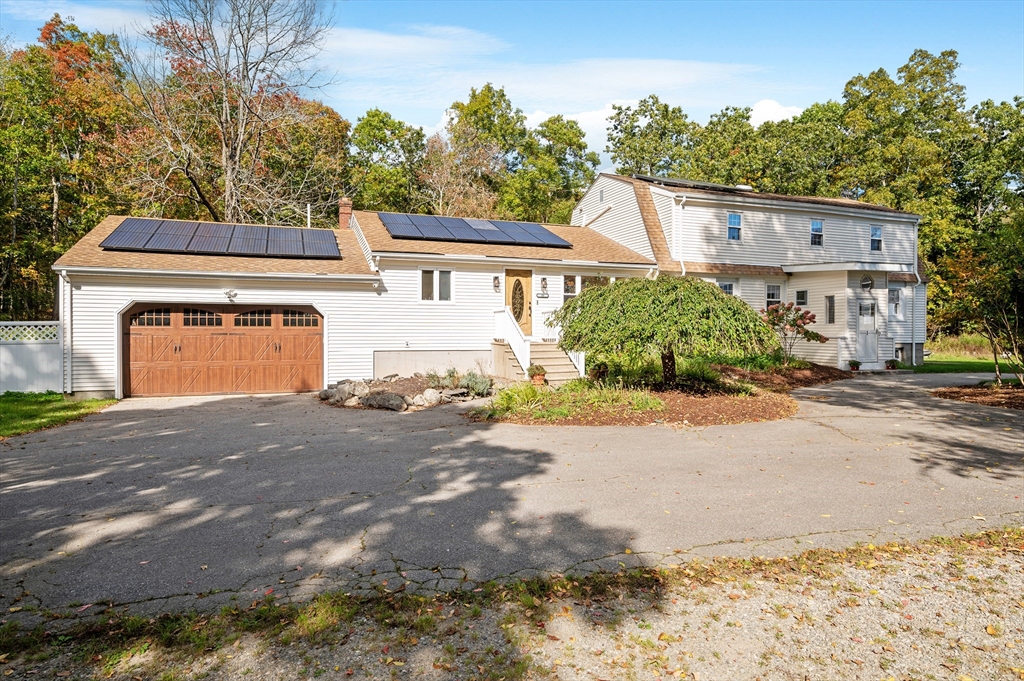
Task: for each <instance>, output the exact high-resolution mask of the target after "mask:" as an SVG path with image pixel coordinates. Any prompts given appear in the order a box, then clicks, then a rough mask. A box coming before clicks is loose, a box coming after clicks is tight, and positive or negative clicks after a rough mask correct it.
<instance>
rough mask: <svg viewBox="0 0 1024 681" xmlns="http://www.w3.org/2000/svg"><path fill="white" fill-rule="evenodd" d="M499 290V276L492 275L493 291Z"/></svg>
mask: <svg viewBox="0 0 1024 681" xmlns="http://www.w3.org/2000/svg"><path fill="white" fill-rule="evenodd" d="M499 291H501V277H499V276H498V275H497V274H495V275H494V292H495V293H498V292H499Z"/></svg>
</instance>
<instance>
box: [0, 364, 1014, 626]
mask: <svg viewBox="0 0 1024 681" xmlns="http://www.w3.org/2000/svg"><path fill="white" fill-rule="evenodd" d="M978 378H979V377H976V376H967V375H959V376H957V375H921V376H879V377H875V378H867V377H865V378H857V379H853V380H848V381H841V382H838V383H834V384H830V385H826V386H821V387H817V388H809V389H804V390H800V391H797V392H796V393H795V396H796V397H797V399H798V400H799V402H800V411H799V413H798V414H797V415H796V416H795V417H793V418H791V419H788V420H785V421H776V422H771V423H752V424H745V425H738V426H717V427H711V428H702V429H696V428H689V429H672V428H668V427H664V426H651V427H640V428H624V427H606V428H580V427H577V428H559V427H528V426H515V425H487V424H474V423H470V422H469V421H467V420H466V419H464V418H463V417H462V416H461V415H460V414H459V413H458V410H457V409H456V408H455V406H454V405H452V406H449V407H445V408H443V409H437V410H432V411H425V412H419V413H408V414H392V413H380V412H370V411H356V410H344V409H336V408H332V407H328V406H326V405H324V404H321V403H320V402H319V401H318V400H316V399H315V397H313V396H310V395H287V396H264V397H230V398H191V399H190V398H173V399H156V398H153V399H133V400H127V401H125V402H122V403H120V404H117V405H115V406H113V407H111V408H109V409H107V410H105V411H104V412H102V413H100V414H96V415H93V416H90V417H88V418H86V419H85V420H83V421H81V422H78V423H74V424H70V425H67V426H64V427H60V428H56V429H53V430H49V431H45V432H40V433H36V434H33V435H29V436H24V437H18V438H11V439H9V440H7V441H4V442H2V443H0V464H2V469H0V608H2V610H0V619H3V618H4V617H7V618H10V617H21V616H23V615H24V614H26V613H28V612H29V611H31V610H32V608H31V607H27V606H39V607H42V608H46V609H53V610H60V611H67V612H77V611H78V610H79V609H80V608H82V607H83V606H88V605H90V604H95V605H94V606H93V607H94V608H95V609H98V605H99V604H101V603H102V604H107V603H113V604H115V605H119V604H120V605H129V606H130V607H131V608H132V609H133V610H135V611H140V612H147V611H158V610H165V609H178V608H200V609H203V608H207V607H211V608H212V607H217V606H219V605H221V604H223V603H225V602H226V601H228V600H230V599H241V600H243V601H245V602H248V600H249V599H252V598H256V597H262V595H263V594H265V593H267V592H268V590H270V589H273V590H274V593H276V594H279V595H283V596H285V597H288V598H301V597H303V596H305V595H308V594H310V593H312V592H316V591H321V590H324V589H328V588H350V589H357V588H365V587H367V586H368V585H370V584H372V583H380V582H383V581H387V582H388V588H396V587H398V586H400V585H402V584H405V583H406V582H409V585H408V587H407V588H410V589H412V588H428V589H434V588H441V589H447V588H451V587H455V586H457V585H459V584H466V583H467V582H468V583H469V585H470V586H471V585H472V582H475V581H478V580H484V579H489V578H494V577H501V576H508V575H526V574H532V573H534V572H537V571H566V570H586V569H593V568H596V567H610V568H617V567H619V566H620V565H631V564H637V563H645V564H654V563H659V562H662V563H663V562H672V561H677V560H686V559H689V558H691V557H693V556H694V555H721V554H731V555H778V554H786V553H792V552H795V551H800V550H804V549H808V548H813V547H821V546H829V547H841V546H847V545H850V544H852V543H854V542H857V541H874V542H876V543H877V542H884V541H887V540H890V539H894V538H906V539H912V538H920V537H927V536H932V535H936V534H954V533H960V532H964V531H971V530H977V529H981V528H984V527H992V526H1001V525H1004V524H1008V523H1014V524H1017V523H1020V522H1021V521H1022V519H1024V518H1022V515H1024V465H1022V464H1024V415H1022V414H1021V413H1020V412H1015V411H1009V410H1003V409H998V408H990V407H981V406H976V405H969V404H963V403H959V402H951V401H946V400H940V399H937V398H932V397H930V396H929V395H928V394H927V393H926V392H925V390H924V388H925V387H927V386H934V385H958V384H966V383H972V382H974V381H976V380H977V379H978ZM627 550H628V552H627ZM12 607H13V608H24V610H23V611H21V612H18V613H16V614H15V615H11V614H9V613H10V608H12ZM90 611H94V610H92V609H91V608H85V610H84V611H83V612H84V613H85V614H88V613H89V612H90Z"/></svg>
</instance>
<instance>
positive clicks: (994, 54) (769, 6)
mask: <svg viewBox="0 0 1024 681" xmlns="http://www.w3.org/2000/svg"><path fill="white" fill-rule="evenodd" d="M55 11H56V12H60V13H61V14H62V15H63V16H73V17H75V19H76V21H77V23H78V24H79V25H80V26H81V27H82V28H85V29H89V30H94V29H99V30H103V31H115V30H119V29H121V28H122V27H125V26H129V27H130V26H131V25H132V24H139V23H144V22H145V21H146V5H145V3H144V2H142V1H137V2H131V1H128V2H125V1H123V0H104V1H103V2H94V1H92V0H68V1H65V0H47V1H46V2H38V1H36V0H0V35H6V36H7V37H8V38H9V39H10V40H11V41H12V42H13V43H15V44H19V43H24V42H27V41H31V40H33V39H34V38H35V35H36V31H37V29H38V27H39V26H40V25H41V24H42V22H43V21H45V20H46V18H48V17H49V16H50V15H51V14H52V13H53V12H55ZM335 17H336V21H335V27H334V29H333V30H332V32H331V34H330V37H329V39H328V41H327V43H326V44H325V50H324V53H323V55H322V59H323V61H324V62H325V64H326V66H327V67H328V68H329V69H331V70H332V71H333V72H334V73H335V77H334V81H333V83H332V84H331V85H330V86H328V87H327V88H325V89H324V90H323V91H322V92H321V93H320V97H321V98H322V99H323V100H324V101H326V102H327V103H329V104H331V105H332V106H334V107H335V108H336V109H337V110H338V111H339V112H341V113H342V115H344V116H346V117H347V118H349V119H351V120H352V121H355V120H356V119H357V118H358V117H359V116H360V115H362V113H363V112H365V111H366V110H367V109H369V108H372V107H379V108H381V109H384V110H387V111H390V112H391V113H392V114H393V115H395V116H396V117H398V118H401V119H402V120H405V121H407V122H409V123H412V124H414V125H418V126H423V127H424V128H425V129H427V131H428V132H430V131H432V130H433V129H435V128H436V127H437V126H439V125H440V124H441V123H442V122H443V120H444V111H445V109H446V108H447V107H448V106H449V105H450V104H451V103H452V102H453V101H455V100H457V99H464V98H465V97H466V95H467V93H468V91H469V88H470V87H471V86H479V85H482V84H484V83H486V82H488V81H490V82H493V83H494V84H495V85H498V86H504V87H505V88H506V91H507V92H508V94H509V96H510V97H511V98H512V101H513V103H514V104H515V105H516V106H518V107H520V108H521V109H522V110H523V111H524V112H525V113H526V114H527V115H528V120H529V121H530V122H531V123H533V124H535V123H539V122H540V121H541V120H543V119H544V118H545V117H546V116H547V115H551V114H555V113H561V114H564V115H566V116H569V117H572V118H575V119H577V120H579V121H580V124H581V125H582V126H583V128H584V130H586V132H587V137H588V141H589V143H590V145H591V147H592V148H594V149H597V150H599V151H600V150H603V147H604V144H605V140H604V129H605V127H606V123H605V118H606V117H607V116H608V114H609V113H610V111H611V105H612V104H613V103H632V102H635V101H637V100H638V99H640V98H641V97H644V96H646V95H648V94H650V93H656V94H658V95H659V96H660V97H661V98H662V99H663V100H665V101H668V102H670V103H672V104H674V105H680V106H682V107H683V108H684V110H685V111H686V112H687V113H688V114H689V115H690V116H691V118H694V119H695V120H698V121H700V122H705V121H706V120H707V118H708V116H709V115H710V114H711V113H713V112H715V111H718V110H720V109H721V108H722V107H724V106H728V105H734V106H750V107H754V111H755V113H754V117H755V119H757V120H764V119H768V118H770V119H778V118H780V117H786V116H789V115H793V114H795V113H797V112H799V111H800V110H801V109H802V108H804V107H806V106H808V105H810V104H812V103H814V102H817V101H824V100H827V99H830V98H831V99H838V98H840V97H841V95H842V89H843V85H844V84H845V83H846V81H847V80H848V79H849V78H850V77H852V76H854V75H856V74H858V73H868V72H869V71H872V70H874V69H876V68H879V67H884V68H885V69H887V70H889V71H890V73H895V71H896V69H897V68H898V67H899V66H900V65H901V64H903V63H905V62H906V60H907V58H908V57H909V56H910V54H911V52H912V51H913V50H914V49H915V48H919V47H920V48H924V49H926V50H929V51H931V52H935V53H937V52H940V51H942V50H944V49H955V50H957V51H958V52H959V53H960V61H961V63H962V64H963V66H962V67H961V70H960V72H959V79H960V82H961V83H963V84H964V85H965V86H966V87H967V94H968V97H969V99H970V101H971V102H972V103H975V102H978V101H981V100H983V99H995V100H1004V99H1011V98H1012V97H1013V96H1014V95H1022V94H1024V0H1003V1H995V2H985V1H982V0H974V1H972V2H810V1H807V2H714V3H710V2H636V3H632V2H582V1H580V2H413V1H407V2H368V1H357V0H347V1H345V0H343V1H341V2H338V3H337V4H336V5H335Z"/></svg>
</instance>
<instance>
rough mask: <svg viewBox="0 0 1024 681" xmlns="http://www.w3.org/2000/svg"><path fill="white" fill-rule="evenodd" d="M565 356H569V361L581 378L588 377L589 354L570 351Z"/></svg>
mask: <svg viewBox="0 0 1024 681" xmlns="http://www.w3.org/2000/svg"><path fill="white" fill-rule="evenodd" d="M565 354H567V355H568V356H569V361H571V362H572V365H573V366H574V367H576V371H578V372H579V373H580V378H583V377H585V376H586V375H587V371H586V366H587V353H585V352H578V351H576V350H569V351H567V352H566V353H565Z"/></svg>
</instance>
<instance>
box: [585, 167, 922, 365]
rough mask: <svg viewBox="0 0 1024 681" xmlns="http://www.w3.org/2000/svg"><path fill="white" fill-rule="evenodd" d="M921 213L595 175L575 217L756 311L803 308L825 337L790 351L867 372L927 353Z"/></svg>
mask: <svg viewBox="0 0 1024 681" xmlns="http://www.w3.org/2000/svg"><path fill="white" fill-rule="evenodd" d="M918 219H919V218H918V216H917V215H912V214H910V213H904V212H901V211H898V210H894V209H892V208H888V207H885V206H877V205H873V204H869V203H864V202H861V201H854V200H851V199H842V198H828V197H810V196H787V195H781V194H767V193H761V192H755V191H752V190H751V188H750V187H747V186H743V185H741V186H737V187H730V186H726V185H718V184H711V183H706V182H693V181H689V180H679V179H670V178H662V177H648V176H643V175H634V176H633V177H624V176H621V175H613V174H608V173H603V174H601V175H600V176H599V177H598V178H597V180H596V181H595V182H594V184H593V185H592V186H591V187H590V189H589V190H588V191H587V193H586V194H585V195H584V197H583V198H582V199H581V200H580V202H579V204H577V206H576V208H575V209H574V211H573V215H572V224H574V225H581V226H583V225H585V226H587V227H590V228H591V229H593V230H594V231H596V232H598V233H600V234H603V235H605V236H607V237H610V238H611V239H614V240H615V241H618V242H619V243H621V244H623V245H624V246H627V247H628V248H630V249H632V250H634V251H636V252H637V253H639V254H641V255H643V256H645V257H647V258H650V259H651V260H654V261H655V262H657V264H658V270H659V272H660V273H661V274H669V275H681V274H685V275H690V276H695V277H701V278H703V279H706V280H708V281H712V282H715V283H717V284H718V286H719V287H721V288H722V290H723V291H725V292H726V293H729V294H731V295H735V296H738V297H739V298H741V299H743V300H744V301H746V302H747V303H748V304H750V306H751V307H753V308H754V309H756V310H761V309H763V308H766V307H768V306H770V305H773V304H775V303H786V302H793V303H795V304H797V305H799V306H800V307H802V308H804V309H808V310H810V311H811V312H813V313H815V315H816V316H817V324H816V326H815V327H814V328H815V330H816V331H818V332H820V333H822V334H824V335H826V336H828V337H829V341H828V342H827V343H825V344H818V343H814V344H808V343H799V344H798V346H797V352H798V354H800V355H801V356H802V357H804V358H806V359H808V360H811V361H814V362H818V363H820V364H826V365H830V366H838V367H840V368H847V367H849V362H850V360H852V359H857V360H860V361H861V362H862V365H863V368H865V369H875V368H882V367H884V363H885V360H887V359H893V358H895V359H900V360H902V361H904V362H907V363H911V362H913V363H919V362H921V361H922V359H923V352H924V338H925V309H926V304H925V303H926V296H925V280H924V277H923V275H922V274H921V270H920V268H919V264H918V259H917V225H918Z"/></svg>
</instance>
